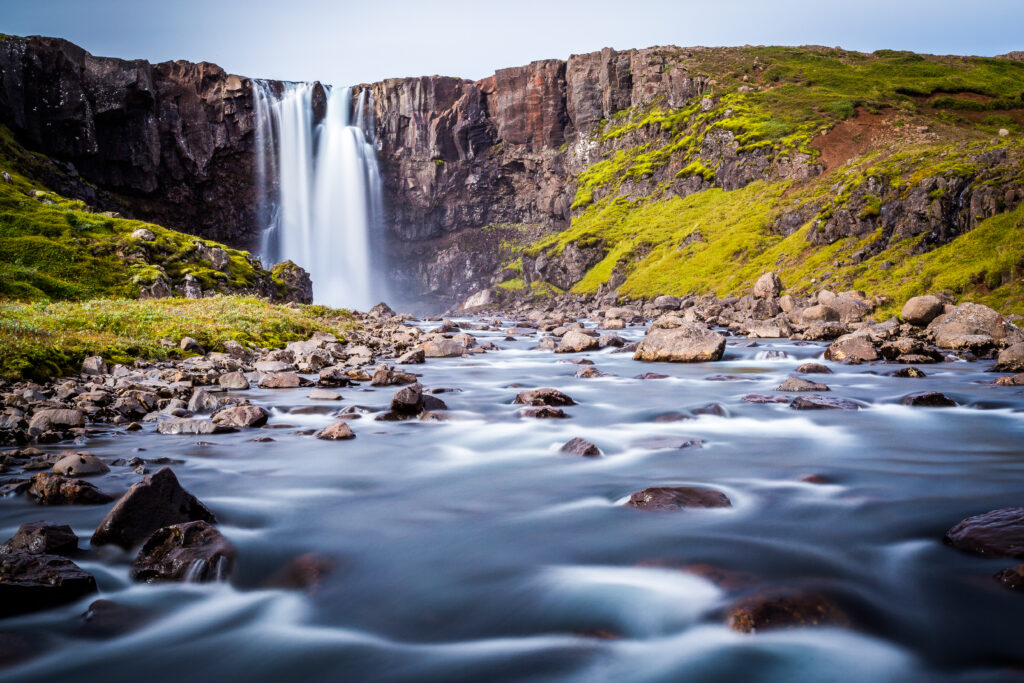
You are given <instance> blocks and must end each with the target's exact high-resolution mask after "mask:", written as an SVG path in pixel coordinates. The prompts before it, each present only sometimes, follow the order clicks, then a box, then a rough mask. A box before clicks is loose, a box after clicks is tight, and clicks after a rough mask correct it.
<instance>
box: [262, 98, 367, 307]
mask: <svg viewBox="0 0 1024 683" xmlns="http://www.w3.org/2000/svg"><path fill="white" fill-rule="evenodd" d="M319 87H321V86H319V84H315V83H289V84H285V85H284V87H283V89H282V90H281V91H280V92H276V91H275V89H274V87H273V86H272V85H271V84H269V83H267V82H262V81H257V82H256V83H255V87H254V99H255V108H256V119H257V124H256V179H257V183H258V184H259V188H260V196H259V210H260V215H261V217H262V220H263V221H264V222H265V225H266V229H265V231H264V233H263V244H262V248H261V256H262V257H263V258H264V259H265V260H267V261H270V262H273V263H276V262H279V261H283V260H285V259H288V260H291V261H293V262H295V263H296V264H298V265H299V266H301V267H302V268H304V269H305V270H306V271H307V272H308V273H309V274H310V277H311V278H312V280H313V299H314V301H315V302H317V303H322V304H329V305H333V306H347V307H351V308H358V309H362V310H366V309H367V308H369V307H370V306H372V305H373V304H374V302H375V297H376V299H380V298H382V297H383V292H381V291H379V290H380V288H379V286H378V285H377V283H375V282H374V280H375V278H374V275H373V273H374V270H375V268H374V266H375V265H376V264H375V262H374V261H375V260H374V249H373V242H374V235H375V233H376V232H378V230H379V226H380V222H381V207H382V203H381V181H380V172H379V170H378V167H377V156H376V151H375V149H374V132H373V131H374V121H373V101H372V98H371V97H370V96H369V93H368V92H367V91H366V90H362V91H360V93H359V95H358V98H356V101H355V103H354V104H353V97H352V88H324V92H325V93H326V100H327V102H326V110H325V114H324V117H323V121H320V122H317V121H316V112H315V110H316V103H315V99H316V95H317V89H318V88H319ZM353 119H354V120H353Z"/></svg>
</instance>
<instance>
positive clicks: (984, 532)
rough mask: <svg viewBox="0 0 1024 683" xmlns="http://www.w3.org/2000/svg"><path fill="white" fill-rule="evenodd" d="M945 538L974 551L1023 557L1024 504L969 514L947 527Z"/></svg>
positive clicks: (982, 553)
mask: <svg viewBox="0 0 1024 683" xmlns="http://www.w3.org/2000/svg"><path fill="white" fill-rule="evenodd" d="M943 540H944V541H945V542H946V543H948V544H949V545H951V546H953V547H954V548H956V549H957V550H961V551H963V552H966V553H973V554H975V555H986V556H992V557H1024V507H1013V508H1000V509H998V510H990V511H989V512H986V513H984V514H981V515H975V516H973V517H968V518H966V519H964V520H963V521H961V522H960V523H958V524H957V525H955V526H954V527H952V528H951V529H950V530H949V531H947V532H946V535H945V536H944V537H943Z"/></svg>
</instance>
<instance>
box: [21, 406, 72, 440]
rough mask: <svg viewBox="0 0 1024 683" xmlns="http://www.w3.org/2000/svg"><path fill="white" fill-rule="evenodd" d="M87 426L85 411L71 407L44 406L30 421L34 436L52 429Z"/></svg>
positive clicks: (31, 431) (29, 429) (31, 432)
mask: <svg viewBox="0 0 1024 683" xmlns="http://www.w3.org/2000/svg"><path fill="white" fill-rule="evenodd" d="M84 426H85V413H83V412H82V411H81V410H76V409H71V408H44V409H43V410H37V411H36V412H35V414H33V415H32V419H31V420H30V421H29V423H28V431H29V433H30V434H32V435H33V436H35V435H39V434H42V433H43V432H50V431H64V430H68V429H72V428H75V427H84Z"/></svg>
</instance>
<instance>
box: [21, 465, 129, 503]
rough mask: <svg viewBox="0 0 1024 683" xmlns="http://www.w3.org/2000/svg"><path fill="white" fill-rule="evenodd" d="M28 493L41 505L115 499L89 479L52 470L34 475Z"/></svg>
mask: <svg viewBox="0 0 1024 683" xmlns="http://www.w3.org/2000/svg"><path fill="white" fill-rule="evenodd" d="M26 493H27V494H28V496H29V498H32V499H34V500H35V501H36V502H37V503H39V504H40V505H102V504H103V503H109V502H110V501H112V500H114V497H113V496H111V495H109V494H107V493H104V492H103V491H100V490H99V489H98V488H96V486H95V485H93V484H90V483H89V482H87V481H81V480H79V479H72V478H71V477H65V476H62V475H59V474H54V473H52V472H40V473H39V474H37V475H36V476H34V477H32V485H31V486H29V488H28V491H27V492H26Z"/></svg>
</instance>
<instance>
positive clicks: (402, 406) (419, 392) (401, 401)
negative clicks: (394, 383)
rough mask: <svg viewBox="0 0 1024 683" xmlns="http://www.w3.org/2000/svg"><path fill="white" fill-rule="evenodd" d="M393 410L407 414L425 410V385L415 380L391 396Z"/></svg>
mask: <svg viewBox="0 0 1024 683" xmlns="http://www.w3.org/2000/svg"><path fill="white" fill-rule="evenodd" d="M391 412H393V413H395V414H397V415H406V416H412V415H418V414H420V413H421V412H423V385H422V384H420V383H419V382H414V383H413V384H410V385H409V386H406V387H402V388H401V389H399V390H398V391H396V392H395V395H394V396H392V397H391Z"/></svg>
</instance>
